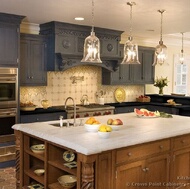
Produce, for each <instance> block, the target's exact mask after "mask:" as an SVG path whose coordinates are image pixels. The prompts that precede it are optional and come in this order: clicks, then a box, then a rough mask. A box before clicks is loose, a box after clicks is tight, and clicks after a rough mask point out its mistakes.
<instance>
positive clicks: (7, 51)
mask: <svg viewBox="0 0 190 189" xmlns="http://www.w3.org/2000/svg"><path fill="white" fill-rule="evenodd" d="M18 34H19V28H18V27H17V26H13V25H6V24H1V25H0V65H1V66H18Z"/></svg>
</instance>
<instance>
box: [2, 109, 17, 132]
mask: <svg viewBox="0 0 190 189" xmlns="http://www.w3.org/2000/svg"><path fill="white" fill-rule="evenodd" d="M15 123H17V108H5V109H4V108H0V135H9V134H13V133H14V130H13V129H12V126H13V125H14V124H15Z"/></svg>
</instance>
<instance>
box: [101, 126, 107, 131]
mask: <svg viewBox="0 0 190 189" xmlns="http://www.w3.org/2000/svg"><path fill="white" fill-rule="evenodd" d="M99 131H100V132H107V130H106V125H101V126H100V127H99Z"/></svg>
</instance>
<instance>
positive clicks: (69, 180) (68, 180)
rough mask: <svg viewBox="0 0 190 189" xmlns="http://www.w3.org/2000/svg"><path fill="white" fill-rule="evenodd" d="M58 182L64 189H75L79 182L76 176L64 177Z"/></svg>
mask: <svg viewBox="0 0 190 189" xmlns="http://www.w3.org/2000/svg"><path fill="white" fill-rule="evenodd" d="M57 180H58V182H59V183H60V184H61V185H62V186H63V187H64V188H73V187H74V186H75V185H76V182H77V178H76V176H74V175H63V176H60V177H59V178H58V179H57Z"/></svg>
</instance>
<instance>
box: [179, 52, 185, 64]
mask: <svg viewBox="0 0 190 189" xmlns="http://www.w3.org/2000/svg"><path fill="white" fill-rule="evenodd" d="M184 61H185V57H184V53H183V51H182V50H181V53H180V55H179V63H180V64H183V63H184Z"/></svg>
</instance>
